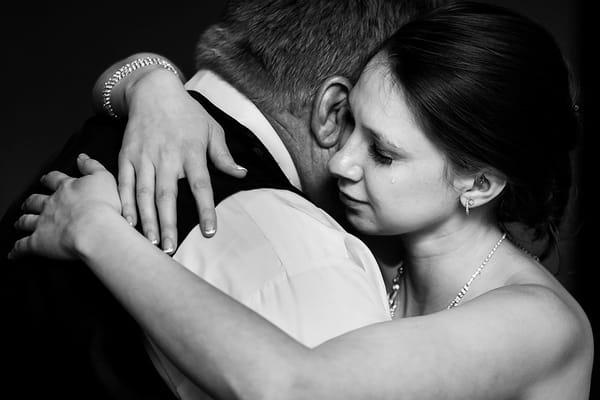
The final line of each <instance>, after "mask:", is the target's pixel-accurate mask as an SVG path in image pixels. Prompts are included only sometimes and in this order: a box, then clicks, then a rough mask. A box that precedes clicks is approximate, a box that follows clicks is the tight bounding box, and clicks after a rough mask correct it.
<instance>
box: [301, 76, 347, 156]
mask: <svg viewBox="0 0 600 400" xmlns="http://www.w3.org/2000/svg"><path fill="white" fill-rule="evenodd" d="M351 89H352V85H351V84H350V81H349V80H348V79H346V78H344V77H341V76H332V77H330V78H328V79H326V80H325V81H324V82H323V83H322V84H321V86H320V87H319V90H318V92H317V94H316V96H315V98H314V100H313V104H312V113H311V116H310V127H311V131H312V134H313V135H314V137H315V140H316V141H317V143H319V146H321V147H323V148H330V147H333V146H335V145H336V144H337V143H338V141H339V140H340V137H341V136H342V134H343V133H344V131H345V129H346V124H347V123H348V118H347V116H346V113H347V112H348V111H349V109H348V96H349V95H350V90H351Z"/></svg>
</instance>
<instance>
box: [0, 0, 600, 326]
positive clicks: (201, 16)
mask: <svg viewBox="0 0 600 400" xmlns="http://www.w3.org/2000/svg"><path fill="white" fill-rule="evenodd" d="M483 1H485V2H490V3H496V4H500V5H504V6H506V7H510V8H513V9H515V10H517V11H519V12H521V13H523V14H525V15H528V16H530V17H531V18H533V19H534V20H536V21H538V22H539V23H541V24H542V25H544V26H545V27H546V28H547V29H549V30H550V31H551V32H552V33H553V34H554V35H555V37H556V38H557V40H558V42H559V44H560V46H561V47H562V49H563V51H564V53H565V55H566V57H567V59H568V60H569V61H570V63H571V64H572V66H573V70H574V72H575V77H576V79H577V80H578V81H580V83H581V86H582V87H583V82H581V81H582V80H583V78H584V76H583V74H582V72H583V59H584V53H583V49H584V47H583V46H582V44H583V42H582V33H583V29H582V24H583V21H584V18H583V16H584V14H583V10H582V9H581V7H583V2H582V1H579V0H578V1H569V0H483ZM81 3H84V5H81V4H78V5H72V4H62V5H60V4H59V5H56V4H53V5H52V6H48V5H45V6H41V8H40V6H37V7H36V8H33V7H31V8H28V5H27V4H25V5H23V6H20V9H12V10H5V12H3V14H4V19H5V23H4V24H1V25H2V28H1V29H2V35H0V37H2V41H3V46H2V52H3V64H4V66H3V70H4V73H3V74H2V76H3V82H2V88H3V90H2V93H3V97H4V98H3V103H5V104H4V106H3V107H2V113H3V116H4V120H5V121H8V124H6V125H5V128H4V129H3V131H2V136H1V139H0V182H1V185H2V186H1V189H0V215H1V214H2V213H3V212H4V211H5V209H6V207H7V206H8V205H9V203H10V201H11V200H12V199H13V198H14V197H15V196H17V195H18V194H19V193H21V192H22V191H23V190H24V189H25V187H26V186H28V183H29V182H31V180H32V179H35V178H36V177H37V176H39V171H40V168H42V166H43V164H44V162H45V161H47V160H49V159H51V158H52V157H53V156H54V155H55V154H56V152H58V150H59V149H60V148H61V146H62V145H63V143H64V142H65V141H66V139H67V138H68V137H69V136H70V135H71V134H72V133H73V132H75V131H76V130H77V129H78V128H79V127H80V125H81V124H82V122H83V121H84V120H85V119H86V118H87V117H88V116H90V115H91V113H92V110H91V105H90V100H89V98H90V92H91V87H92V84H93V82H94V81H95V79H96V77H97V76H98V75H99V74H100V73H101V72H102V71H103V70H104V69H105V68H107V67H108V66H109V65H110V64H112V63H113V62H115V61H117V60H119V59H121V58H123V57H125V56H127V55H129V54H131V53H134V52H140V51H152V52H157V53H160V54H163V55H165V56H167V57H169V58H170V59H172V60H173V61H174V62H175V63H176V64H177V65H179V66H180V67H181V68H182V70H183V71H184V73H185V74H186V76H188V77H190V76H191V75H192V74H193V57H192V55H193V48H194V43H195V41H196V39H197V37H198V33H199V32H200V30H201V29H202V27H204V26H206V24H208V23H210V22H211V21H214V20H215V19H216V18H217V16H218V14H219V12H220V11H221V8H222V4H221V3H222V2H220V1H214V0H212V1H203V2H196V4H199V6H198V7H196V8H193V7H189V5H190V4H192V3H191V2H190V3H184V5H185V6H188V7H187V8H184V6H180V4H181V3H179V2H178V3H174V2H160V3H156V4H158V5H160V7H158V6H153V7H150V6H148V5H147V4H148V3H146V5H143V6H141V7H140V6H137V5H136V4H129V5H124V4H125V3H119V5H118V6H116V5H115V4H112V3H106V2H102V3H88V2H81ZM13 7H14V6H13ZM588 11H589V10H588ZM7 20H8V21H7ZM6 22H8V23H6ZM6 88H8V90H6ZM586 140H588V139H587V138H586ZM582 149H583V146H580V149H579V150H578V151H577V157H576V158H577V160H578V162H577V163H576V167H577V168H576V172H577V181H578V184H579V186H580V187H579V189H578V196H577V198H576V200H575V201H574V202H572V204H571V207H570V213H569V214H570V216H569V218H568V220H567V224H566V229H565V232H564V233H563V234H562V243H561V255H562V256H561V258H560V260H559V259H558V257H556V256H554V257H553V258H552V259H551V260H550V261H549V266H550V268H551V269H553V270H556V271H558V276H559V279H560V280H561V281H562V282H563V283H564V284H565V285H566V286H567V288H568V289H569V290H571V291H572V292H573V293H574V294H575V295H576V297H577V298H578V299H579V300H580V302H581V303H582V304H583V305H584V307H585V308H586V311H587V312H588V315H590V318H592V319H593V320H595V314H594V312H595V309H593V308H592V302H593V301H592V300H593V298H592V295H591V294H592V293H593V291H592V290H591V289H592V288H591V287H589V286H588V284H589V283H590V282H591V279H590V273H591V272H590V269H589V267H588V268H587V269H585V268H583V267H582V266H583V265H587V264H586V263H585V257H584V255H585V254H591V250H590V247H585V246H584V244H585V243H588V242H590V243H591V235H592V233H591V230H592V229H590V228H589V224H588V226H587V227H585V226H584V227H583V228H582V227H581V221H582V220H589V219H590V218H591V216H587V215H585V213H586V212H587V211H588V210H591V207H589V208H587V207H586V208H584V207H583V204H584V203H583V202H582V198H584V196H583V195H584V194H585V193H586V191H585V189H586V187H585V185H584V184H583V183H584V181H587V179H583V178H582V168H581V166H582V165H583V164H582V160H583V150H582ZM586 235H587V236H586ZM559 261H560V262H559ZM559 263H560V268H558V265H559Z"/></svg>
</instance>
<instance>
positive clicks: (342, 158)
mask: <svg viewBox="0 0 600 400" xmlns="http://www.w3.org/2000/svg"><path fill="white" fill-rule="evenodd" d="M352 144H353V143H352V138H350V139H349V140H348V141H346V143H345V144H344V146H343V147H342V148H341V149H340V150H339V151H338V152H337V153H335V154H334V155H333V157H331V159H330V160H329V171H330V172H331V173H332V174H333V176H335V177H336V178H343V179H348V180H350V181H353V182H358V181H360V180H361V179H362V175H363V170H362V167H361V166H360V163H358V161H357V155H358V154H357V150H358V149H357V148H356V146H353V145H352Z"/></svg>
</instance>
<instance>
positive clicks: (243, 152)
mask: <svg viewBox="0 0 600 400" xmlns="http://www.w3.org/2000/svg"><path fill="white" fill-rule="evenodd" d="M190 93H191V94H192V95H193V96H194V98H196V99H197V100H198V101H199V102H200V103H201V104H202V105H203V106H204V107H205V108H206V109H207V110H208V112H209V113H210V114H211V115H212V116H213V117H214V118H215V119H216V120H217V121H218V122H219V123H220V124H221V125H222V126H223V128H224V130H225V136H226V140H227V144H228V146H229V149H230V151H231V153H232V155H233V157H234V159H235V160H236V162H238V163H239V164H240V165H243V166H245V167H246V168H248V174H247V176H246V177H245V178H244V179H238V178H232V177H230V176H228V175H225V174H223V173H221V172H219V171H218V170H216V169H215V168H214V167H213V166H212V165H210V166H209V171H210V174H211V181H212V184H213V191H214V195H215V204H218V203H219V202H220V201H221V200H223V199H225V198H226V197H228V196H229V195H231V194H233V193H236V192H238V191H241V190H249V189H255V188H278V189H287V190H291V191H294V192H296V193H299V192H298V191H297V190H296V189H295V188H294V187H293V186H292V185H291V184H290V183H289V181H288V180H287V178H286V177H285V175H284V174H283V172H282V171H281V170H280V169H279V167H278V166H277V163H276V162H275V160H274V159H273V158H272V156H271V155H270V154H269V152H268V151H267V149H266V148H265V147H264V146H263V145H262V144H261V143H260V141H259V140H258V139H257V138H256V137H255V136H254V135H253V134H252V133H251V132H250V131H249V130H248V129H246V128H245V127H243V126H242V125H240V124H239V123H238V122H236V121H235V120H234V119H232V118H231V117H229V116H228V115H226V114H225V113H223V112H222V111H221V110H219V109H218V108H216V107H215V106H214V105H213V104H211V103H210V102H209V101H208V100H207V99H205V98H204V97H203V96H201V95H199V94H198V93H196V92H190ZM124 127H125V124H124V122H120V121H114V120H110V119H108V118H106V117H100V116H98V117H93V118H91V119H90V120H88V121H87V122H86V123H85V125H84V126H83V128H82V130H81V131H80V132H78V133H77V134H76V135H75V136H73V137H72V138H71V139H70V141H69V142H68V143H67V145H66V146H65V148H64V149H63V151H62V153H61V154H60V156H59V157H58V158H57V159H56V160H55V161H54V162H53V163H52V164H51V165H50V166H49V167H48V169H47V171H49V170H52V169H56V170H60V171H63V172H66V173H68V174H69V175H71V176H80V174H79V172H78V170H77V166H76V163H75V160H76V157H77V155H78V154H79V153H81V152H85V153H87V154H89V155H90V156H91V157H93V158H96V159H98V160H99V161H100V162H102V163H103V164H104V165H105V166H106V167H107V168H108V169H109V170H110V171H111V172H113V173H114V174H115V175H116V172H117V156H118V152H119V149H120V147H121V141H122V135H123V132H124ZM178 189H179V194H178V199H177V213H178V214H177V221H178V237H179V240H180V241H182V240H183V239H184V238H185V237H186V236H187V234H188V233H189V231H190V230H191V229H192V228H193V227H194V226H195V225H196V224H197V223H198V221H199V219H198V213H197V209H196V203H195V201H194V198H193V196H192V194H191V191H190V188H189V186H188V184H187V181H186V180H185V179H182V180H180V181H179V188H178ZM34 192H37V193H44V192H47V190H45V189H44V188H43V187H41V185H40V184H39V183H35V184H33V185H32V186H31V188H30V189H29V190H28V191H27V193H26V194H24V195H23V196H22V198H20V199H18V200H17V201H16V202H15V203H14V204H13V206H12V207H10V208H9V210H8V212H7V213H6V214H5V215H4V217H3V218H2V221H1V222H0V251H1V252H2V255H3V257H2V260H3V262H4V263H6V265H5V266H4V267H3V268H2V279H1V282H2V283H1V285H2V289H1V292H2V298H3V299H4V301H2V304H3V307H5V308H6V309H5V310H4V311H5V312H3V313H2V315H3V318H4V321H3V328H2V331H3V332H2V336H3V338H2V341H1V342H0V343H1V345H2V346H3V348H2V353H3V354H4V355H6V354H8V355H9V356H8V358H6V357H3V358H4V363H5V368H3V370H4V371H8V372H9V374H8V376H7V375H6V373H5V375H4V377H3V378H4V379H5V380H6V382H5V384H4V385H2V386H3V387H2V389H0V390H6V391H10V392H12V393H19V395H18V398H33V397H34V396H38V395H39V396H43V397H44V398H53V397H56V398H60V399H70V398H77V399H107V398H116V399H169V398H173V396H172V394H171V393H170V391H169V389H168V388H167V387H166V386H165V385H164V383H163V382H162V380H161V378H160V377H159V376H158V374H157V373H156V371H155V370H154V368H153V367H152V365H151V363H150V362H149V360H148V358H147V357H146V354H145V352H144V350H143V347H142V342H141V338H140V330H139V327H138V326H137V325H136V323H135V321H134V320H133V318H131V317H130V316H129V314H128V313H127V312H126V311H125V310H124V309H123V308H122V307H121V306H120V305H119V304H118V303H117V302H116V300H115V299H114V298H113V296H112V295H111V294H110V293H109V292H108V290H106V289H105V288H104V287H103V286H102V285H101V284H100V282H99V281H98V280H97V279H96V277H95V276H94V275H93V274H92V273H91V272H90V270H88V268H87V267H86V266H84V265H81V264H82V263H80V262H60V261H54V260H48V259H44V258H40V257H29V258H27V259H23V260H20V261H18V262H7V261H6V258H5V254H7V253H8V251H9V250H10V248H11V247H12V244H13V243H14V241H15V240H16V239H17V238H18V237H20V236H19V233H18V232H16V231H15V230H14V228H13V223H14V221H16V219H17V218H18V216H19V215H20V210H19V206H20V203H21V202H22V201H23V200H24V199H25V198H26V197H27V196H28V195H29V194H31V193H34ZM299 194H301V193H299ZM138 225H139V224H138ZM2 397H3V396H2Z"/></svg>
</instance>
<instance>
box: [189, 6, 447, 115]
mask: <svg viewBox="0 0 600 400" xmlns="http://www.w3.org/2000/svg"><path fill="white" fill-rule="evenodd" d="M441 3H445V1H443V0H400V1H398V0H301V1H298V0H253V1H249V0H233V1H229V3H228V6H227V8H226V10H225V12H224V15H223V16H222V18H221V20H220V21H219V22H218V23H217V24H215V25H213V26H211V27H209V28H208V30H206V31H205V32H204V33H203V34H202V36H201V38H200V41H199V44H198V46H197V52H196V66H197V68H209V69H211V70H214V71H215V72H217V73H219V74H220V75H221V76H222V77H223V78H224V79H225V80H227V81H228V82H229V83H231V84H232V85H234V86H235V87H236V88H237V89H238V90H240V91H241V92H242V93H244V94H245V95H246V96H248V97H249V98H250V100H252V101H253V102H254V103H255V104H257V105H259V107H262V108H268V109H276V110H284V109H288V110H291V111H292V112H296V111H299V110H301V109H302V107H304V106H305V105H307V104H310V102H311V101H312V99H313V97H314V95H315V93H316V91H317V89H318V87H319V85H320V84H321V83H322V82H323V81H324V80H325V79H326V78H328V77H330V76H333V75H341V76H345V77H347V78H349V79H350V80H351V81H353V82H355V81H356V80H357V79H358V77H359V75H360V71H361V69H362V67H363V66H364V64H365V63H366V61H367V60H368V59H369V58H370V56H371V55H372V53H373V51H374V50H375V49H376V48H378V47H379V45H380V44H381V43H382V42H383V41H384V40H385V39H387V38H388V37H389V36H390V35H391V34H392V33H393V32H395V31H396V30H397V29H398V28H399V27H400V26H401V25H402V24H403V23H405V22H406V21H407V20H408V19H410V18H411V17H413V16H414V15H416V14H417V13H418V12H422V11H424V10H427V9H430V8H431V7H433V6H437V5H439V4H441Z"/></svg>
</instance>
